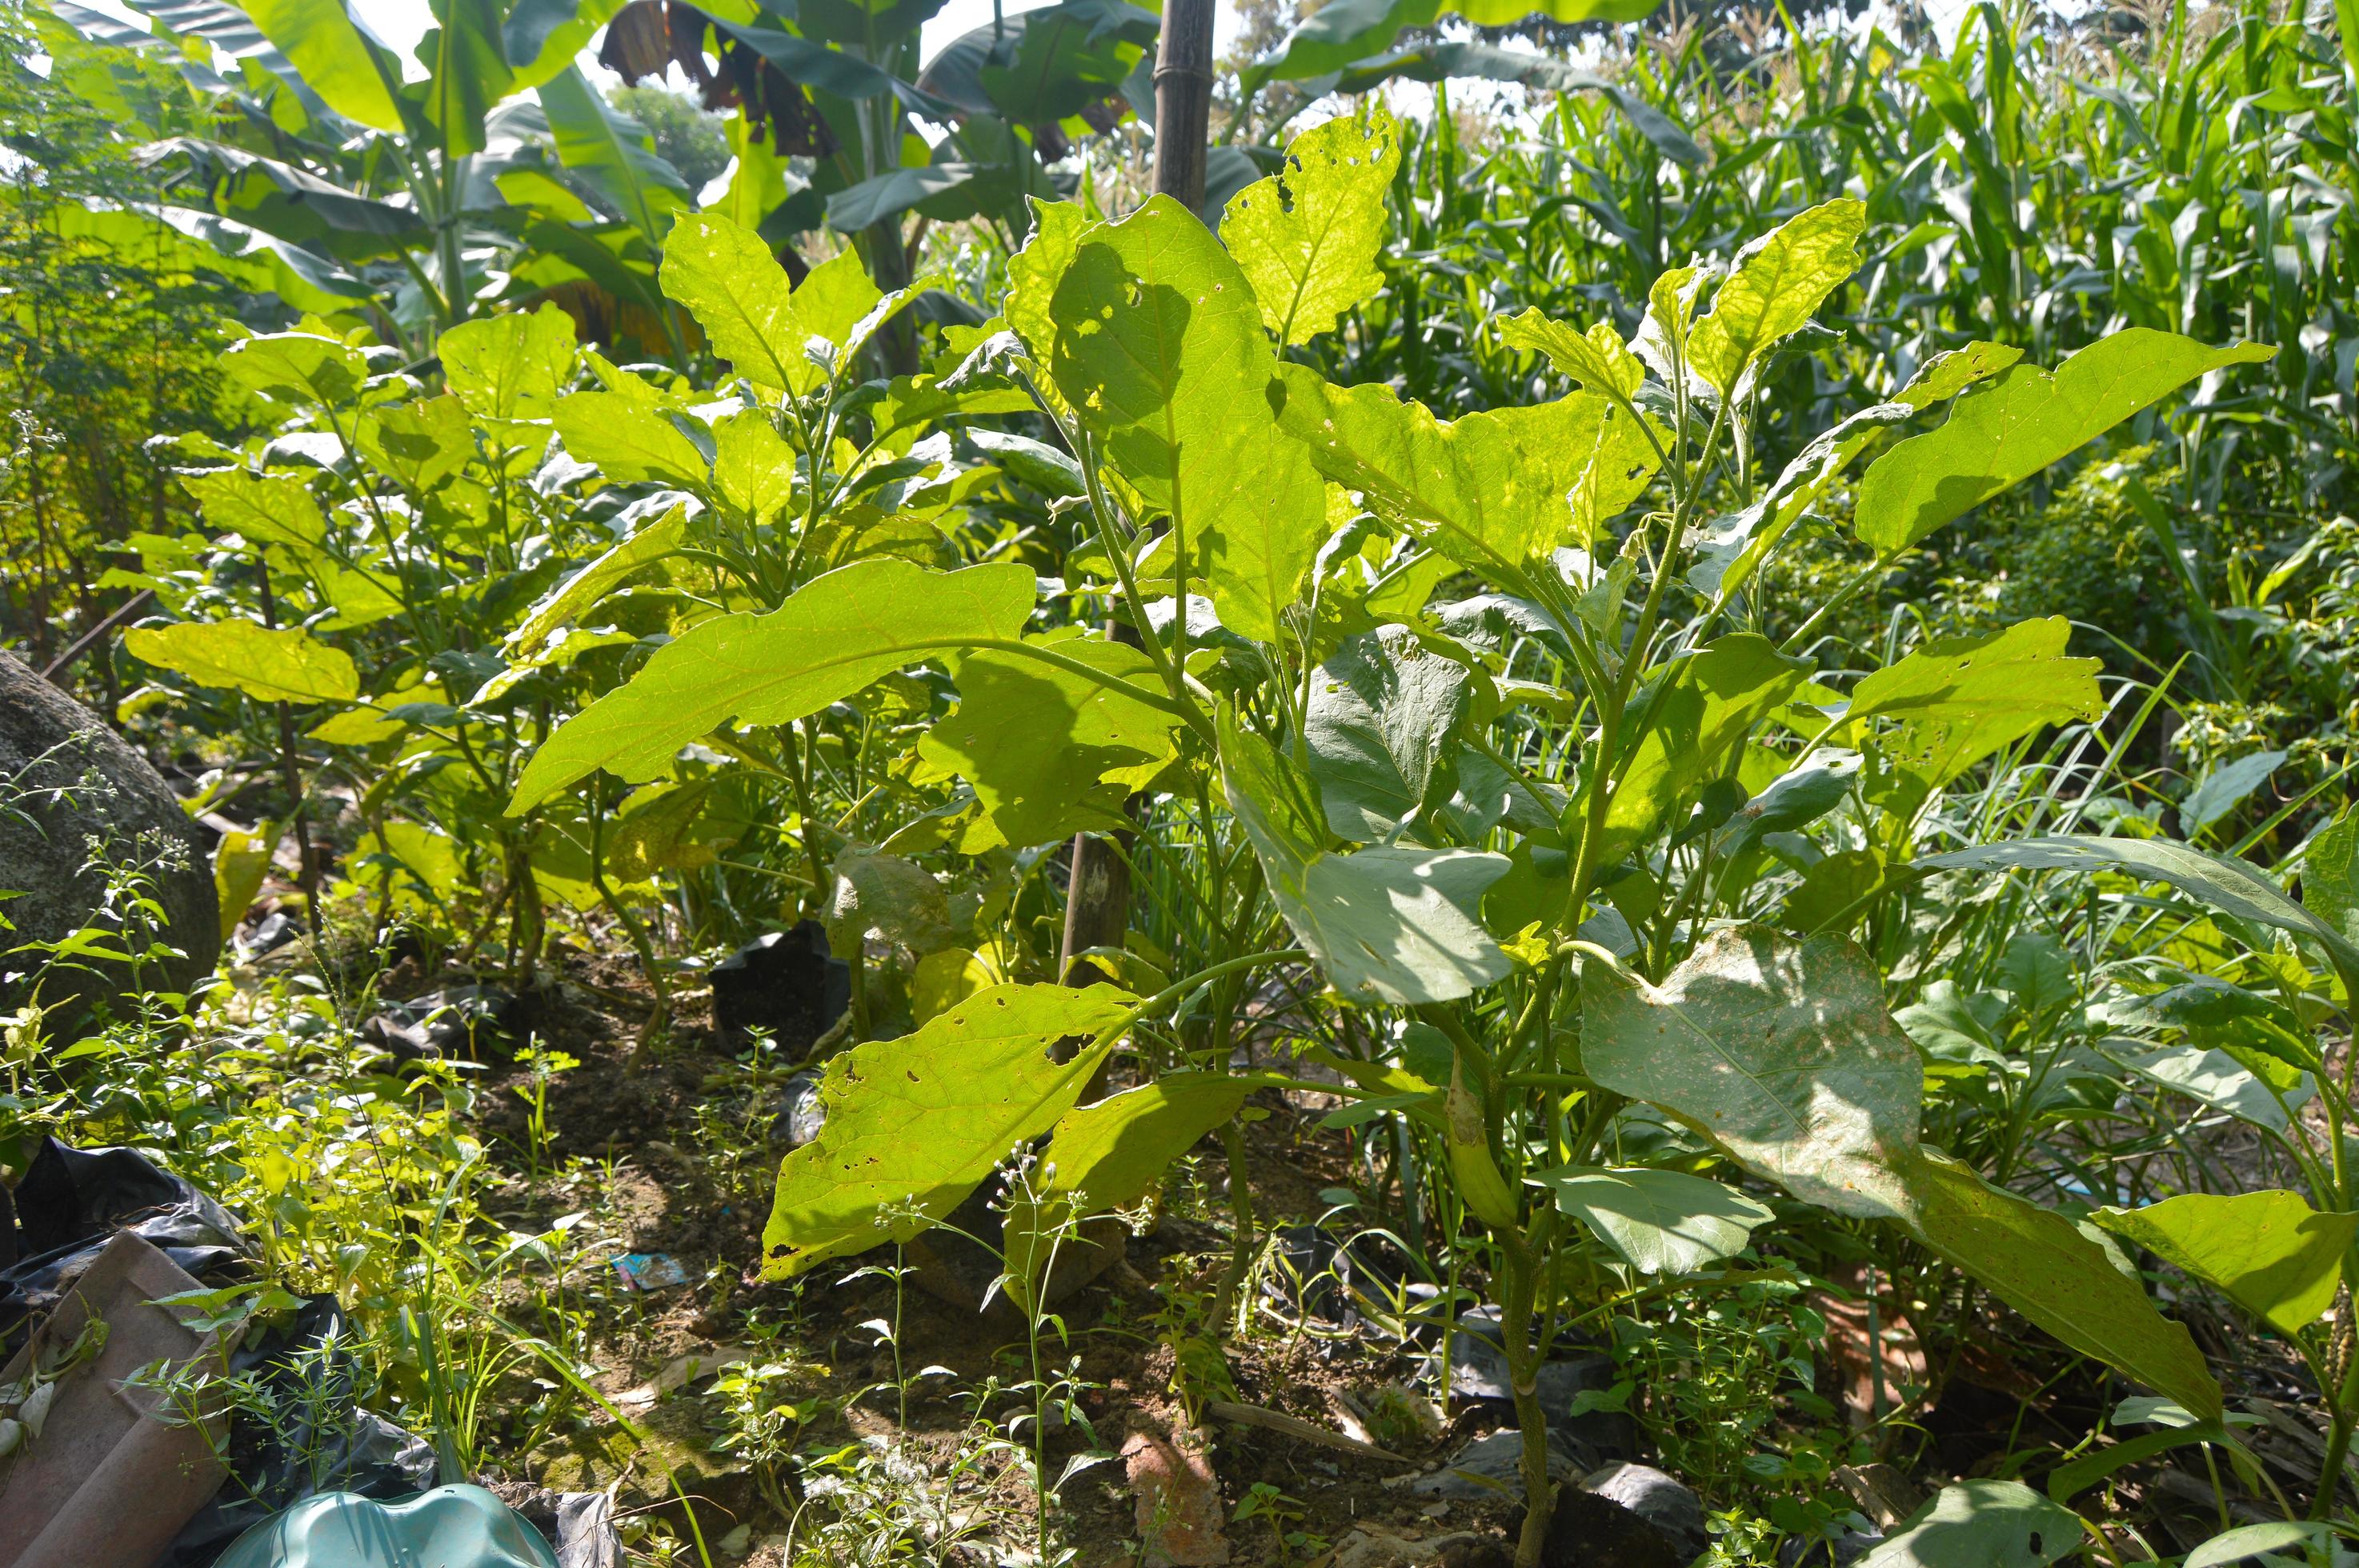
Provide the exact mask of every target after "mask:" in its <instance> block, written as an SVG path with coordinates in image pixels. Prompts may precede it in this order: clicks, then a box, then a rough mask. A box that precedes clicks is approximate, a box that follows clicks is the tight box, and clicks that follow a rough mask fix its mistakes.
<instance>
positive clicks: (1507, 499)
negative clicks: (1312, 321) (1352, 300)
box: [1278, 364, 1655, 572]
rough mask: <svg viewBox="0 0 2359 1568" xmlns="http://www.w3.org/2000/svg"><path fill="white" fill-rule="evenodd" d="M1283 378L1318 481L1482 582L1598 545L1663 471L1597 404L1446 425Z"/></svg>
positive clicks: (1315, 380) (1636, 436) (1360, 393)
mask: <svg viewBox="0 0 2359 1568" xmlns="http://www.w3.org/2000/svg"><path fill="white" fill-rule="evenodd" d="M1278 374H1279V376H1280V378H1281V379H1280V386H1281V388H1282V389H1283V395H1284V402H1283V406H1281V407H1280V409H1279V416H1280V418H1281V419H1282V420H1283V421H1284V423H1285V426H1286V428H1287V429H1288V431H1290V432H1292V433H1293V434H1294V435H1295V436H1297V437H1298V438H1299V439H1300V440H1301V441H1302V442H1303V443H1304V444H1305V445H1306V446H1308V447H1309V448H1310V453H1311V456H1312V459H1313V460H1314V461H1316V462H1317V464H1318V465H1319V471H1320V472H1321V473H1323V474H1325V475H1326V476H1327V477H1328V478H1329V479H1331V480H1333V481H1335V482H1336V483H1338V484H1341V485H1343V486H1345V487H1347V488H1349V489H1352V490H1357V491H1361V492H1364V493H1365V495H1366V498H1367V500H1368V503H1369V504H1370V506H1371V507H1372V508H1373V509H1375V510H1376V511H1379V512H1384V513H1389V514H1393V515H1395V516H1397V517H1398V518H1399V519H1400V520H1401V521H1403V522H1405V523H1407V524H1410V525H1411V526H1413V527H1415V528H1416V529H1417V530H1418V531H1419V533H1420V534H1421V535H1424V536H1425V537H1426V538H1427V539H1428V541H1429V542H1430V543H1431V544H1432V546H1434V548H1436V549H1438V550H1440V551H1441V552H1442V553H1443V554H1445V555H1447V556H1449V557H1451V559H1452V560H1455V561H1458V562H1460V563H1461V564H1462V565H1465V566H1469V567H1472V568H1474V569H1475V570H1477V571H1487V572H1498V571H1501V570H1503V569H1504V570H1506V571H1511V572H1512V571H1515V570H1517V569H1518V568H1521V567H1522V566H1523V564H1524V563H1525V562H1526V561H1527V560H1530V559H1531V558H1533V557H1536V556H1545V555H1547V554H1548V553H1549V551H1551V550H1554V549H1556V548H1558V547H1559V546H1564V545H1581V546H1584V547H1585V546H1593V545H1594V544H1596V543H1597V533H1596V528H1595V525H1594V524H1595V521H1597V520H1602V519H1604V518H1608V517H1611V516H1613V515H1614V514H1615V513H1617V512H1619V511H1621V510H1622V509H1623V508H1624V507H1625V506H1627V505H1629V504H1630V503H1631V502H1633V501H1635V500H1636V499H1637V497H1638V493H1639V492H1641V491H1643V490H1644V489H1646V487H1647V480H1648V479H1649V478H1651V477H1652V476H1653V474H1654V471H1655V452H1654V449H1653V447H1652V446H1650V445H1649V444H1648V443H1647V438H1646V434H1645V432H1643V431H1642V430H1640V429H1639V428H1638V425H1637V422H1636V419H1635V418H1633V417H1632V416H1630V415H1629V414H1628V413H1626V412H1625V411H1624V410H1622V409H1620V408H1617V407H1615V406H1614V404H1613V403H1612V402H1611V401H1609V400H1608V399H1607V398H1606V397H1604V396H1603V395H1601V394H1598V393H1593V392H1576V393H1574V394H1572V395H1571V396H1569V397H1564V398H1560V399H1558V400H1557V401H1556V402H1554V403H1543V404H1539V405H1538V406H1529V407H1518V408H1501V409H1496V410H1493V411H1491V412H1488V413H1483V414H1469V415H1467V416H1465V417H1463V418H1462V419H1457V420H1452V421H1449V422H1444V421H1442V420H1440V419H1436V418H1435V417H1434V416H1433V414H1432V411H1431V410H1430V409H1428V408H1427V407H1426V406H1425V405H1424V404H1422V403H1414V402H1407V403H1405V402H1403V401H1402V400H1401V399H1400V398H1399V397H1398V396H1397V395H1396V394H1395V393H1394V392H1393V390H1392V388H1390V387H1388V386H1386V385H1383V384H1379V383H1371V384H1367V385H1364V386H1353V387H1341V386H1336V385H1333V384H1331V383H1329V382H1328V381H1327V380H1326V379H1325V378H1323V377H1321V375H1320V374H1319V373H1317V372H1316V371H1313V370H1311V369H1310V368H1309V367H1307V366H1304V365H1296V364H1287V365H1282V366H1280V367H1279V370H1278ZM1577 489H1578V490H1580V491H1582V516H1579V517H1577V516H1576V515H1575V513H1574V509H1573V502H1572V496H1573V493H1574V492H1575V491H1576V490H1577Z"/></svg>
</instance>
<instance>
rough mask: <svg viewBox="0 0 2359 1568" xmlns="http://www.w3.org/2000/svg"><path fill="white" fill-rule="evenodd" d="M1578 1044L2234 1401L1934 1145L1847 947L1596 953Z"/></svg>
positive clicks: (1873, 983)
mask: <svg viewBox="0 0 2359 1568" xmlns="http://www.w3.org/2000/svg"><path fill="white" fill-rule="evenodd" d="M1581 1056H1582V1069H1583V1071H1584V1072H1586V1073H1587V1074H1588V1076H1590V1077H1591V1078H1593V1079H1594V1080H1595V1081H1596V1082H1597V1083H1599V1084H1600V1085H1602V1086H1603V1087H1606V1088H1609V1089H1612V1090H1614V1092H1616V1093H1618V1094H1624V1095H1627V1096H1629V1097H1630V1098H1633V1099H1643V1100H1647V1101H1648V1102H1649V1103H1651V1104H1654V1105H1657V1106H1659V1107H1661V1108H1663V1109H1665V1110H1667V1111H1669V1112H1670V1113H1671V1114H1673V1115H1674V1116H1677V1117H1679V1118H1680V1119H1682V1120H1684V1121H1687V1122H1689V1123H1690V1124H1692V1125H1694V1126H1696V1127H1698V1128H1700V1129H1701V1130H1704V1131H1706V1132H1708V1133H1710V1134H1711V1135H1712V1137H1713V1138H1714V1139H1716V1140H1718V1141H1719V1142H1720V1144H1721V1146H1722V1147H1723V1148H1724V1149H1726V1150H1727V1151H1728V1152H1730V1153H1731V1154H1732V1155H1734V1157H1735V1158H1736V1160H1737V1161H1738V1162H1740V1163H1742V1164H1744V1165H1745V1166H1746V1167H1747V1168H1748V1169H1750V1170H1753V1171H1755V1172H1756V1173H1759V1174H1761V1175H1764V1176H1767V1177H1768V1178H1769V1179H1770V1180H1772V1181H1775V1182H1777V1184H1780V1185H1782V1186H1783V1187H1785V1188H1786V1190H1787V1191H1788V1192H1790V1193H1792V1194H1793V1195H1795V1196H1796V1197H1799V1198H1801V1199H1803V1200H1805V1201H1807V1202H1810V1203H1816V1204H1819V1205H1821V1206H1824V1207H1827V1208H1831V1209H1833V1210H1834V1211H1835V1212H1837V1213H1839V1214H1852V1215H1859V1216H1863V1217H1886V1218H1893V1219H1897V1220H1900V1221H1901V1222H1902V1223H1904V1224H1906V1225H1907V1226H1908V1227H1910V1228H1911V1229H1912V1230H1914V1231H1915V1232H1916V1233H1917V1234H1918V1236H1919V1238H1922V1239H1923V1240H1924V1241H1925V1243H1926V1244H1927V1245H1928V1246H1930V1247H1931V1248H1932V1249H1934V1250H1935V1251H1937V1252H1939V1253H1940V1254H1941V1255H1942V1256H1943V1257H1944V1258H1946V1259H1948V1260H1950V1261H1951V1263H1953V1264H1955V1265H1956V1266H1957V1267H1959V1268H1961V1269H1963V1270H1964V1271H1967V1272H1968V1273H1970V1274H1972V1275H1973V1277H1974V1278H1975V1279H1977V1280H1979V1281H1982V1282H1983V1283H1984V1285H1987V1286H1988V1287H1989V1288H1990V1289H1991V1291H1992V1292H1995V1294H1996V1295H1998V1296H1999V1298H2000V1299H2001V1300H2003V1301H2005V1302H2006V1303H2007V1304H2008V1305H2009V1306H2012V1307H2014V1308H2015V1309H2016V1310H2017V1312H2019V1313H2021V1314H2023V1315H2024V1316H2025V1317H2027V1318H2028V1319H2030V1320H2031V1321H2032V1322H2033V1323H2035V1324H2037V1325H2039V1326H2040V1327H2041V1328H2044V1329H2046V1330H2047V1331H2048V1332H2049V1333H2050V1334H2052V1335H2054V1336H2056V1337H2057V1338H2058V1339H2060V1340H2061V1341H2063V1342H2064V1343H2065V1344H2066V1345H2068V1346H2071V1347H2072V1348H2073V1349H2075V1350H2078V1351H2081V1352H2082V1354H2084V1355H2089V1356H2093V1357H2097V1358H2098V1359H2100V1360H2102V1361H2104V1362H2106V1363H2107V1364H2108V1365H2110V1366H2113V1367H2115V1368H2120V1369H2121V1370H2122V1371H2123V1372H2124V1373H2125V1374H2127V1375H2128V1376H2130V1377H2132V1378H2135V1379H2138V1380H2139V1381H2140V1382H2143V1383H2145V1384H2147V1386H2148V1387H2150V1388H2152V1389H2154V1390H2156V1391H2158V1392H2159V1393H2163V1394H2168V1395H2169V1396H2170V1397H2171V1398H2172V1399H2175V1400H2179V1402H2180V1403H2181V1404H2182V1405H2184V1406H2186V1407H2187V1409H2189V1410H2190V1411H2194V1412H2195V1413H2196V1415H2197V1416H2198V1417H2199V1419H2204V1418H2214V1417H2217V1416H2218V1415H2219V1413H2220V1390H2219V1385H2218V1384H2216V1383H2214V1382H2213V1381H2212V1376H2211V1373H2210V1372H2209V1371H2208V1370H2207V1369H2206V1368H2205V1367H2204V1363H2203V1357H2202V1356H2201V1353H2200V1352H2198V1351H2197V1350H2196V1348H2195V1343H2194V1341H2193V1340H2192V1339H2190V1338H2189V1337H2188V1334H2187V1330H2186V1329H2185V1328H2184V1327H2183V1326H2181V1325H2179V1324H2176V1323H2172V1322H2170V1321H2169V1319H2167V1318H2164V1317H2163V1316H2162V1315H2161V1314H2158V1313H2157V1312H2156V1311H2155V1310H2154V1303H2152V1302H2150V1301H2148V1300H2147V1295H2146V1292H2145V1291H2144V1289H2143V1288H2141V1287H2140V1286H2139V1284H2138V1283H2137V1281H2135V1280H2133V1279H2129V1278H2127V1277H2125V1275H2123V1274H2122V1273H2121V1272H2120V1271H2117V1270H2116V1269H2114V1266H2113V1264H2112V1262H2111V1261H2110V1260H2108V1259H2107V1257H2106V1256H2105V1252H2104V1249H2103V1248H2101V1247H2099V1246H2098V1245H2097V1244H2096V1243H2095V1242H2093V1241H2092V1240H2090V1239H2089V1238H2087V1237H2086V1236H2083V1235H2082V1233H2081V1232H2080V1231H2079V1230H2078V1229H2076V1228H2075V1227H2073V1225H2072V1223H2071V1221H2070V1220H2068V1219H2066V1218H2065V1217H2063V1216H2061V1215H2060V1214H2058V1213H2056V1212H2055V1211H2054V1210H2052V1209H2046V1208H2042V1207H2040V1206H2038V1205H2037V1204H2034V1203H2031V1202H2029V1201H2027V1200H2026V1199H2024V1198H2021V1197H2018V1196H2017V1195H2015V1194H2013V1193H2010V1192H2007V1191H2006V1190H2004V1189H2002V1188H1998V1187H1994V1186H1992V1185H1990V1184H1988V1183H1986V1182H1984V1180H1983V1179H1982V1178H1981V1177H1979V1176H1977V1175H1976V1174H1975V1173H1973V1171H1971V1170H1969V1169H1968V1168H1967V1167H1965V1166H1963V1165H1961V1164H1959V1163H1958V1162H1956V1161H1954V1160H1951V1158H1950V1157H1949V1156H1947V1155H1945V1154H1942V1153H1940V1152H1938V1151H1936V1150H1932V1149H1928V1148H1924V1147H1923V1146H1922V1145H1920V1144H1919V1141H1918V1118H1919V1100H1920V1098H1921V1096H1922V1094H1923V1087H1924V1079H1923V1069H1922V1068H1921V1067H1920V1066H1919V1062H1918V1056H1917V1049H1916V1047H1915V1046H1914V1045H1913V1044H1910V1042H1909V1040H1908V1036H1907V1035H1905V1034H1903V1033H1901V1031H1900V1029H1899V1027H1898V1025H1897V1024H1896V1023H1895V1022H1893V1020H1892V1017H1891V1015H1890V1014H1889V1013H1887V1012H1886V1011H1885V1009H1884V1000H1883V989H1882V979H1881V976H1880V975H1879V973H1878V971H1877V969H1876V968H1875V964H1874V963H1872V962H1871V961H1870V960H1869V959H1868V957H1866V955H1864V953H1862V952H1861V951H1860V950H1859V949H1858V948H1856V947H1854V946H1852V945H1851V944H1850V943H1848V942H1845V941H1843V940H1841V939H1840V938H1836V937H1826V936H1821V937H1813V938H1811V939H1810V940H1808V941H1803V940H1801V939H1799V938H1797V937H1793V936H1788V935H1785V934H1784V933H1782V932H1778V931H1774V930H1771V929H1769V928H1768V927H1767V926H1759V925H1741V926H1734V927H1731V928H1728V929H1726V930H1723V931H1719V932H1715V933H1714V934H1713V935H1711V936H1709V937H1707V938H1706V939H1705V940H1704V942H1703V944H1702V946H1699V947H1698V948H1697V949H1696V950H1695V952H1694V953H1693V954H1692V955H1690V957H1688V959H1687V960H1686V961H1685V962H1683V963H1681V964H1680V966H1679V967H1678V968H1675V969H1673V970H1672V971H1671V973H1670V974H1669V976H1668V977H1666V979H1664V982H1663V984H1662V985H1660V986H1659V987H1658V986H1652V985H1648V984H1647V983H1646V982H1645V981H1643V980H1640V979H1634V978H1632V977H1629V976H1626V975H1623V974H1620V973H1617V972H1615V971H1614V970H1613V969H1610V968H1607V967H1606V966H1605V965H1603V964H1602V963H1590V964H1587V965H1584V966H1583V972H1582V1039H1581ZM1899 1561H1906V1559H1901V1560H1899Z"/></svg>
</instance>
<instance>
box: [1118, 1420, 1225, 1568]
mask: <svg viewBox="0 0 2359 1568" xmlns="http://www.w3.org/2000/svg"><path fill="white" fill-rule="evenodd" d="M1183 1435H1184V1434H1183ZM1122 1462H1123V1466H1124V1468H1125V1469H1126V1470H1127V1471H1128V1472H1129V1474H1130V1489H1131V1490H1132V1491H1133V1492H1135V1493H1136V1494H1137V1497H1138V1515H1137V1517H1138V1539H1139V1541H1140V1543H1141V1544H1142V1546H1143V1547H1144V1548H1145V1561H1146V1563H1147V1568H1214V1565H1216V1564H1221V1563H1227V1562H1228V1561H1229V1541H1228V1537H1227V1536H1225V1535H1223V1533H1222V1531H1221V1525H1222V1521H1223V1519H1225V1518H1226V1517H1227V1512H1228V1510H1227V1509H1225V1508H1223V1506H1222V1503H1221V1483H1220V1481H1219V1480H1218V1478H1216V1477H1215V1476H1213V1474H1212V1458H1211V1456H1210V1455H1209V1454H1206V1453H1205V1452H1204V1451H1203V1449H1202V1447H1201V1445H1198V1444H1190V1448H1189V1449H1188V1451H1186V1452H1182V1451H1181V1450H1180V1448H1178V1447H1176V1446H1174V1445H1173V1444H1170V1443H1168V1442H1166V1441H1165V1440H1164V1439H1162V1438H1160V1437H1158V1436H1156V1435H1155V1434H1154V1433H1147V1432H1142V1433H1136V1434H1135V1435H1134V1436H1133V1437H1132V1438H1131V1440H1130V1441H1129V1442H1128V1443H1125V1444H1123V1447H1122Z"/></svg>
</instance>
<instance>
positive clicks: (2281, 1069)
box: [2113, 1045, 2318, 1132]
mask: <svg viewBox="0 0 2359 1568" xmlns="http://www.w3.org/2000/svg"><path fill="white" fill-rule="evenodd" d="M2113 1054H2114V1057H2115V1059H2116V1060H2118V1061H2119V1062H2120V1063H2121V1065H2123V1066H2125V1067H2127V1068H2128V1069H2129V1070H2130V1071H2132V1072H2134V1073H2136V1074H2137V1075H2138V1076H2140V1077H2142V1078H2146V1079H2148V1080H2150V1081H2152V1082H2154V1083H2157V1084H2159V1085H2161V1086H2162V1087H2164V1088H2167V1089H2170V1090H2172V1091H2174V1092H2176V1093H2179V1094H2182V1095H2185V1096H2186V1097H2187V1098H2190V1099H2192V1100H2199V1101H2201V1103H2203V1104H2205V1105H2208V1106H2210V1107H2211V1108H2212V1109H2214V1110H2224V1111H2226V1112H2227V1113H2228V1114H2229V1115H2230V1116H2233V1117H2235V1118H2237V1119H2239V1120H2243V1121H2249V1122H2251V1123H2252V1124H2253V1125H2254V1126H2256V1127H2260V1128H2266V1129H2267V1130H2269V1131H2271V1132H2283V1131H2285V1130H2286V1129H2287V1128H2288V1127H2289V1126H2291V1125H2292V1121H2293V1113H2294V1112H2295V1111H2297V1110H2299V1109H2300V1108H2301V1107H2303V1106H2305V1105H2307V1104H2309V1103H2310V1100H2311V1099H2312V1098H2315V1097H2316V1095H2317V1092H2318V1086H2317V1083H2316V1081H2315V1080H2313V1079H2312V1078H2311V1077H2310V1075H2309V1074H2308V1073H2305V1072H2303V1071H2302V1070H2301V1069H2300V1068H2299V1067H2295V1066H2290V1065H2287V1064H2286V1063H2284V1062H2280V1061H2278V1060H2277V1059H2276V1058H2275V1057H2272V1056H2263V1055H2260V1054H2257V1053H2248V1055H2250V1056H2251V1063H2250V1065H2247V1063H2246V1062H2245V1061H2241V1060H2239V1059H2238V1058H2237V1057H2235V1056H2234V1055H2231V1054H2229V1053H2227V1052H2226V1051H2223V1050H2217V1049H2206V1048H2204V1047H2203V1046H2201V1045H2166V1046H2164V1047H2162V1048H2161V1049H2160V1050H2157V1051H2115V1052H2114V1053H2113ZM2255 1067H2259V1068H2262V1069H2265V1070H2266V1071H2267V1077H2264V1076H2262V1074H2261V1073H2259V1072H2256V1071H2255V1070H2254V1068H2255Z"/></svg>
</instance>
